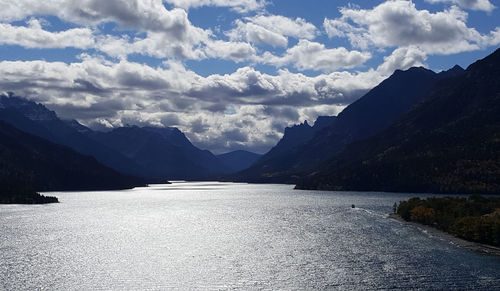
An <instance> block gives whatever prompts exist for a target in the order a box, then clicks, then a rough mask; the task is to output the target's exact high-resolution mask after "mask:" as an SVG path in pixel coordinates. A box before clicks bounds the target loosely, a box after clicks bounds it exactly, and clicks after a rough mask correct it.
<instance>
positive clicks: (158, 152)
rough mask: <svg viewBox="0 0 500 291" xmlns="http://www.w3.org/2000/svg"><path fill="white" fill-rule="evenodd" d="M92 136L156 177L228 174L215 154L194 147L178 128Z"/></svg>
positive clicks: (124, 129) (127, 129) (126, 130)
mask: <svg viewBox="0 0 500 291" xmlns="http://www.w3.org/2000/svg"><path fill="white" fill-rule="evenodd" d="M89 136H91V137H92V138H93V139H95V140H97V141H99V142H100V143H102V144H105V145H107V146H109V147H110V148H112V149H114V150H116V151H118V152H120V153H121V154H123V155H125V156H126V157H128V158H130V159H132V160H133V161H135V162H136V163H137V164H139V165H140V166H141V167H143V168H144V169H146V170H145V171H146V173H147V174H148V175H149V176H152V177H158V178H167V179H196V178H203V177H206V176H209V175H212V174H220V173H225V172H226V171H227V170H226V169H225V168H224V166H222V164H221V163H220V162H219V161H218V160H217V158H216V157H215V156H214V155H213V154H212V153H210V152H209V151H202V150H200V149H198V148H196V147H195V146H193V145H192V144H191V143H190V142H189V140H187V138H185V136H184V134H183V133H181V132H180V131H179V130H177V129H175V130H174V129H171V128H165V129H163V128H151V127H147V128H140V127H137V126H130V127H121V128H117V129H114V130H112V131H110V132H92V133H90V134H89ZM217 171H219V172H217Z"/></svg>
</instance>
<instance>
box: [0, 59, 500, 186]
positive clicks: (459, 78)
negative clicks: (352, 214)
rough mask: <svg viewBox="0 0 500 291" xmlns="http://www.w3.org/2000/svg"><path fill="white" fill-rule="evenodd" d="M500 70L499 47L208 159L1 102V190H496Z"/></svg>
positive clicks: (162, 133) (135, 131)
mask: <svg viewBox="0 0 500 291" xmlns="http://www.w3.org/2000/svg"><path fill="white" fill-rule="evenodd" d="M499 68H500V51H499V50H497V51H496V52H494V53H493V54H491V55H490V56H488V57H486V58H485V59H483V60H480V61H477V62H476V63H474V64H472V65H470V66H469V67H468V68H467V69H466V70H464V69H462V68H461V67H459V66H455V67H453V68H452V69H450V70H448V71H443V72H440V73H435V72H433V71H431V70H428V69H425V68H423V67H413V68H410V69H408V70H405V71H401V70H397V71H395V72H394V74H392V75H391V76H390V77H389V78H387V79H386V80H384V81H383V82H381V83H380V84H379V85H378V86H376V87H375V88H373V89H372V90H370V91H369V92H368V93H367V94H365V95H364V96H362V97H361V98H360V99H358V100H357V101H355V102H354V103H352V104H350V105H349V106H347V107H346V108H345V109H344V110H343V111H342V112H341V113H339V114H338V116H320V117H318V118H317V120H316V121H315V122H314V124H313V125H312V126H311V125H309V123H308V122H307V121H304V122H303V123H301V124H298V125H295V126H291V127H287V128H286V129H285V131H284V135H283V137H282V139H281V140H280V141H279V142H278V143H277V144H276V146H274V147H273V148H272V149H271V150H270V151H269V152H267V153H266V154H264V155H258V154H254V153H251V152H247V151H242V150H239V151H234V152H230V153H226V154H221V155H214V154H212V153H211V152H210V151H208V150H202V149H199V148H197V147H196V146H194V145H193V144H192V143H191V142H190V141H189V139H188V138H187V137H186V136H185V135H184V134H183V133H182V132H181V131H180V130H179V129H177V128H173V127H161V128H160V127H138V126H125V127H119V128H114V129H112V130H110V131H107V132H100V131H94V130H92V129H90V128H88V127H86V126H84V125H82V124H80V123H79V122H78V121H76V120H62V119H60V118H59V117H58V116H57V114H56V113H55V112H53V111H50V110H49V109H47V108H46V107H45V106H44V105H42V104H37V103H35V102H32V101H29V100H27V99H24V98H21V97H16V96H14V95H13V94H12V93H9V94H8V95H0V137H1V138H2V139H1V142H0V170H1V171H0V188H2V187H3V189H4V190H5V189H8V191H7V192H9V193H10V192H12V191H11V189H15V187H16V185H18V186H19V185H23V187H24V188H33V189H35V190H90V189H123V188H130V187H134V186H138V185H144V184H145V183H151V182H165V181H166V180H167V179H183V180H194V179H205V180H206V179H214V178H217V179H219V180H224V181H246V182H265V183H269V182H272V183H296V184H297V186H296V188H298V189H321V190H358V191H403V192H435V193H500V182H499V181H500V103H499V102H500V82H498V80H500V69H499ZM25 186H27V187H25ZM9 189H10V190H9ZM0 190H2V189H0ZM0 192H2V191H0ZM4 192H5V191H4ZM27 192H29V191H27Z"/></svg>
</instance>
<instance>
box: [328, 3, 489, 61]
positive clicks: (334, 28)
mask: <svg viewBox="0 0 500 291" xmlns="http://www.w3.org/2000/svg"><path fill="white" fill-rule="evenodd" d="M340 12H341V14H342V16H341V17H340V18H338V19H333V20H331V19H325V21H324V24H323V25H324V28H325V30H326V32H327V34H328V35H329V36H330V37H347V38H348V39H349V40H350V42H351V44H352V45H353V46H355V47H360V48H368V47H370V46H375V47H379V48H385V47H408V46H415V47H418V48H419V49H420V50H422V51H424V52H426V53H428V54H453V53H458V52H463V51H471V50H476V49H479V48H480V46H481V44H483V43H484V41H485V36H483V35H481V34H480V33H479V32H478V31H476V30H475V29H474V28H470V27H467V24H466V20H467V13H466V12H464V11H462V10H460V9H459V8H457V7H456V6H453V7H451V8H450V9H448V10H445V11H441V12H437V13H431V12H429V11H427V10H418V9H417V8H416V7H415V4H414V3H413V2H411V1H403V0H392V1H387V2H384V3H382V4H380V5H378V6H376V7H375V8H373V9H371V10H367V9H357V8H352V7H344V8H341V9H340Z"/></svg>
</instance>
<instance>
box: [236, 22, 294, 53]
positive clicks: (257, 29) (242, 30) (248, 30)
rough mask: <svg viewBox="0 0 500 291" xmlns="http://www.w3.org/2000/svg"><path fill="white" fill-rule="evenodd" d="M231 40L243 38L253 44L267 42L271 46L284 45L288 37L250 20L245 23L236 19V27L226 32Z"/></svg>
mask: <svg viewBox="0 0 500 291" xmlns="http://www.w3.org/2000/svg"><path fill="white" fill-rule="evenodd" d="M227 35H228V36H229V38H230V39H231V40H245V41H248V42H251V43H253V44H269V45H272V46H281V47H286V46H287V45H288V39H287V38H286V37H285V36H283V35H282V34H279V33H276V32H274V31H271V30H268V29H266V28H264V27H262V26H259V25H256V24H253V23H251V22H249V23H245V22H243V21H241V20H239V19H238V20H236V28H234V29H232V30H231V31H229V32H227Z"/></svg>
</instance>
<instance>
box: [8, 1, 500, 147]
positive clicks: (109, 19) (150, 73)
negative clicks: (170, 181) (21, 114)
mask: <svg viewBox="0 0 500 291" xmlns="http://www.w3.org/2000/svg"><path fill="white" fill-rule="evenodd" d="M79 2H80V1H64V0H47V1H35V0H18V1H15V2H13V1H8V0H0V4H1V5H2V7H4V9H3V10H2V11H1V12H0V90H1V91H4V92H6V91H13V92H15V93H16V94H17V95H21V96H26V97H27V98H30V99H32V100H35V101H38V102H42V103H44V104H46V105H47V106H48V107H49V108H51V109H53V110H55V111H56V112H57V113H58V114H59V115H60V116H61V117H62V118H67V119H70V118H71V119H77V120H79V121H80V122H82V123H83V124H85V125H88V126H90V127H92V128H95V129H109V128H112V127H118V126H124V125H127V124H136V125H156V126H175V127H178V128H180V129H181V130H183V131H184V132H185V133H186V135H187V136H188V137H189V138H190V139H191V140H192V141H193V142H194V143H195V144H196V145H198V146H200V147H202V148H208V149H210V150H212V151H214V152H216V153H221V152H226V151H230V150H235V149H249V150H253V151H257V152H265V151H267V150H268V149H269V148H270V147H271V146H273V145H274V144H275V143H276V142H277V140H278V139H279V138H280V136H281V134H282V132H283V129H284V127H286V126H289V125H292V124H295V123H299V122H302V121H304V120H308V121H309V122H310V123H312V122H314V120H315V119H316V117H317V116H319V115H336V114H338V112H340V111H341V110H342V109H343V108H344V107H345V106H347V105H348V104H350V103H351V102H353V101H354V100H356V99H357V98H359V97H360V96H362V94H364V93H366V92H367V91H368V90H369V89H371V88H373V87H374V86H376V85H377V84H378V83H379V82H380V81H382V80H383V79H385V78H387V77H388V76H390V74H392V73H393V72H394V70H396V69H407V68H409V67H411V66H425V67H427V68H430V69H432V70H435V71H440V70H445V69H448V68H450V67H452V66H453V65H455V64H459V65H460V66H462V67H464V68H465V67H467V66H468V65H469V64H470V63H472V62H474V61H475V60H477V59H480V58H483V57H485V56H486V55H488V54H490V53H491V52H492V51H494V50H495V49H496V48H497V47H498V46H499V44H500V21H499V20H498V19H500V15H499V14H500V12H499V8H497V7H495V4H496V3H494V2H491V1H490V0H421V1H406V0H390V1H373V0H370V1H343V0H341V1H331V0H315V1H298V0H297V1H293V0H288V1H285V0H274V1H271V0H268V1H264V0H164V1H162V0H130V1H119V0H108V1H98V0H89V1H85V2H82V3H79Z"/></svg>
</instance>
